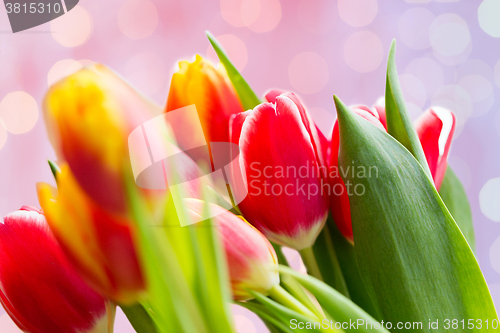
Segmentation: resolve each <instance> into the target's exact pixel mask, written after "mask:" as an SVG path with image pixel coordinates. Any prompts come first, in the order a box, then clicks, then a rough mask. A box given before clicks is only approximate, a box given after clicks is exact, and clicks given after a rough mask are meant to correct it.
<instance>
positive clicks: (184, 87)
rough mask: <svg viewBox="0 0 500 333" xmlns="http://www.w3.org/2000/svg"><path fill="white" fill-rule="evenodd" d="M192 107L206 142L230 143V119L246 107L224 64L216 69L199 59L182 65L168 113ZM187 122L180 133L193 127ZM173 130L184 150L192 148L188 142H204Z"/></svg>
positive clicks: (204, 60)
mask: <svg viewBox="0 0 500 333" xmlns="http://www.w3.org/2000/svg"><path fill="white" fill-rule="evenodd" d="M192 104H194V105H195V106H196V109H197V110H198V115H199V117H200V120H201V125H202V128H203V132H204V134H205V139H206V141H207V142H229V118H230V117H231V115H233V114H235V113H239V112H242V111H243V106H242V105H241V102H240V100H239V98H238V96H237V94H236V91H235V89H234V87H233V85H232V83H231V81H230V80H229V78H228V76H227V73H226V70H225V68H224V66H223V65H222V64H220V65H219V67H218V68H215V67H214V66H213V64H212V63H211V62H210V61H208V60H206V59H203V58H202V57H201V56H199V55H196V59H195V60H194V61H193V62H188V61H186V60H184V61H181V62H179V70H178V71H177V72H176V73H175V74H174V75H173V76H172V82H171V84H170V92H169V94H168V101H167V107H166V110H165V112H169V111H173V110H176V109H179V108H181V107H185V106H188V105H192ZM186 122H187V123H186V124H183V126H178V130H180V131H184V129H185V128H189V126H192V122H190V121H189V119H186ZM173 130H174V133H175V134H176V137H177V140H178V143H179V146H180V147H184V146H189V144H188V143H186V142H184V140H193V139H196V140H200V138H193V137H190V136H186V135H185V133H177V132H176V128H174V129H173ZM197 142H200V141H197Z"/></svg>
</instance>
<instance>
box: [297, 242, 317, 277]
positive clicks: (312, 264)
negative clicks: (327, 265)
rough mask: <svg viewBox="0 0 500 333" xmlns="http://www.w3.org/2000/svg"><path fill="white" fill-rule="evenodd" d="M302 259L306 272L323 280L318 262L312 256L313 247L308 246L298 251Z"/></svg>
mask: <svg viewBox="0 0 500 333" xmlns="http://www.w3.org/2000/svg"><path fill="white" fill-rule="evenodd" d="M299 253H300V256H301V257H302V261H303V262H304V265H305V266H306V268H307V273H308V274H309V275H312V276H314V277H315V278H316V279H318V280H320V281H323V276H322V275H321V271H320V270H319V266H318V262H317V261H316V257H315V256H314V252H313V248H312V247H308V248H305V249H302V250H300V251H299Z"/></svg>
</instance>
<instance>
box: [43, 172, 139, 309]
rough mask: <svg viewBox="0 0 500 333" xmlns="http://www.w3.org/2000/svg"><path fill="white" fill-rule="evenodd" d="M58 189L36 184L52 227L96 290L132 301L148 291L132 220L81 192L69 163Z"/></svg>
mask: <svg viewBox="0 0 500 333" xmlns="http://www.w3.org/2000/svg"><path fill="white" fill-rule="evenodd" d="M57 185H58V190H57V191H56V190H55V189H53V188H51V186H50V185H48V184H39V185H38V198H39V201H40V204H41V206H42V208H43V210H44V212H45V215H46V217H47V221H48V223H49V225H50V228H51V229H52V231H53V232H54V235H55V237H56V238H57V240H58V241H59V243H60V244H61V247H62V249H63V250H64V252H65V254H66V255H67V257H68V258H69V260H70V261H71V262H72V263H73V265H74V266H75V267H76V269H77V270H78V271H79V273H80V274H81V275H82V276H83V277H84V278H85V279H86V281H87V282H88V283H89V284H90V285H91V286H92V287H93V288H94V289H95V290H97V291H99V292H100V293H102V294H103V295H106V296H107V297H109V298H110V299H112V300H115V301H117V302H119V303H130V302H133V301H135V300H137V298H138V297H139V296H140V294H141V293H142V291H143V290H144V288H145V286H144V284H145V283H144V279H143V274H142V271H141V267H140V265H139V260H138V255H137V253H136V250H135V246H134V240H133V234H134V224H133V223H132V221H131V220H130V219H129V218H128V216H127V215H125V214H120V213H114V212H110V211H107V210H105V209H103V208H102V207H101V206H99V205H98V204H97V203H96V202H95V201H94V200H93V199H92V198H91V197H90V196H89V195H88V194H87V193H86V192H84V191H83V189H82V187H80V185H79V183H78V182H77V181H76V179H75V177H74V176H73V174H72V173H71V170H70V169H69V167H68V166H67V165H63V166H62V167H61V173H60V174H59V175H58V178H57Z"/></svg>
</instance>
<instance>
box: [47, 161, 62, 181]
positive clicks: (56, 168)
mask: <svg viewBox="0 0 500 333" xmlns="http://www.w3.org/2000/svg"><path fill="white" fill-rule="evenodd" d="M47 162H48V163H49V167H50V171H51V172H52V175H53V176H54V179H55V180H56V182H57V177H58V176H59V175H60V174H61V168H59V165H57V163H56V162H53V161H51V160H48V161H47Z"/></svg>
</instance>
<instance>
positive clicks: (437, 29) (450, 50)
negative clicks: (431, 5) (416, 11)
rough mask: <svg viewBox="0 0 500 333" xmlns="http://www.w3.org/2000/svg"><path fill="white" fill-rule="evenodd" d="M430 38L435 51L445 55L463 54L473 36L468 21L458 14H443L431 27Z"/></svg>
mask: <svg viewBox="0 0 500 333" xmlns="http://www.w3.org/2000/svg"><path fill="white" fill-rule="evenodd" d="M429 38H430V41H431V45H432V48H433V49H434V51H435V52H436V53H438V54H440V55H442V56H445V57H453V56H457V55H459V54H461V53H462V52H464V51H465V50H466V48H467V45H468V44H469V42H470V40H471V37H470V33H469V27H468V25H467V22H465V21H464V19H462V18H461V17H460V16H458V15H456V14H442V15H439V16H438V17H436V18H435V19H434V21H433V22H432V24H431V25H430V27H429Z"/></svg>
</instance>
